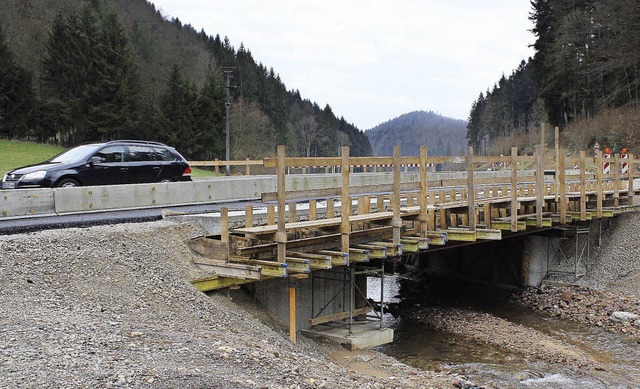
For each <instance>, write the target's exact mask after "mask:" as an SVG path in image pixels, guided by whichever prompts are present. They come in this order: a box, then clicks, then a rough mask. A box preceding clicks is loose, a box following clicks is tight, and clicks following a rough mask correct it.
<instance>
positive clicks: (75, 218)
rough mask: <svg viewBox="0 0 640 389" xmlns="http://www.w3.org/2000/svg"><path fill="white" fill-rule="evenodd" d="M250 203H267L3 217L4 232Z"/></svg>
mask: <svg viewBox="0 0 640 389" xmlns="http://www.w3.org/2000/svg"><path fill="white" fill-rule="evenodd" d="M247 205H254V206H259V205H264V204H263V203H261V202H259V201H255V202H253V201H238V202H225V203H213V204H199V205H181V206H170V207H158V208H145V209H129V210H119V211H109V212H95V213H93V212H92V213H82V214H73V215H47V216H34V217H21V218H14V219H2V220H0V235H10V234H20V233H25V232H33V231H40V230H46V229H57V228H72V227H90V226H96V225H102V224H118V223H140V222H148V221H154V220H160V219H162V211H163V210H171V211H175V212H181V213H190V214H192V213H207V212H218V211H220V208H223V207H226V208H228V209H229V210H230V211H233V210H244V208H245V206H247Z"/></svg>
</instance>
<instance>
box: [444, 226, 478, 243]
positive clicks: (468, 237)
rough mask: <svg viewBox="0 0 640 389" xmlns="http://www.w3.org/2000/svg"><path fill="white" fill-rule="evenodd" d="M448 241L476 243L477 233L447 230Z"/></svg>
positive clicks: (454, 229) (457, 229) (462, 229)
mask: <svg viewBox="0 0 640 389" xmlns="http://www.w3.org/2000/svg"><path fill="white" fill-rule="evenodd" d="M446 232H447V240H448V241H451V242H475V241H476V232H475V231H469V230H468V229H464V228H449V229H447V231H446Z"/></svg>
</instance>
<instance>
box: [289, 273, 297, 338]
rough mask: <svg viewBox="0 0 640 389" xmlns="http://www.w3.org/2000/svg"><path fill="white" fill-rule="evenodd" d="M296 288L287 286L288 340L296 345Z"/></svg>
mask: <svg viewBox="0 0 640 389" xmlns="http://www.w3.org/2000/svg"><path fill="white" fill-rule="evenodd" d="M296 316H297V315H296V287H295V285H291V284H290V285H289V339H291V341H292V342H293V343H296V332H297V331H296Z"/></svg>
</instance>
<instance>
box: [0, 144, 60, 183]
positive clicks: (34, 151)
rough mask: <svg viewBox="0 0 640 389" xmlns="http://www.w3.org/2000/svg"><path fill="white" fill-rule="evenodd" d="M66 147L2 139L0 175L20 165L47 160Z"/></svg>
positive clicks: (0, 145)
mask: <svg viewBox="0 0 640 389" xmlns="http://www.w3.org/2000/svg"><path fill="white" fill-rule="evenodd" d="M64 150H65V148H64V147H60V146H53V145H45V144H40V143H31V142H18V141H13V140H4V139H0V176H3V175H4V174H5V173H6V172H7V171H9V170H11V169H15V168H17V167H20V166H25V165H30V164H32V163H38V162H42V161H45V160H47V159H49V158H51V157H53V156H54V155H56V154H59V153H61V152H63V151H64Z"/></svg>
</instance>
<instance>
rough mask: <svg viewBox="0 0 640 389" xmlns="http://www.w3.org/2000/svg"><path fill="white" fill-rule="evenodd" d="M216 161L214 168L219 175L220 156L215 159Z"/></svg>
mask: <svg viewBox="0 0 640 389" xmlns="http://www.w3.org/2000/svg"><path fill="white" fill-rule="evenodd" d="M215 162H216V164H215V167H214V170H215V172H216V176H217V175H218V174H220V168H219V167H218V163H217V162H218V158H216V159H215Z"/></svg>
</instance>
